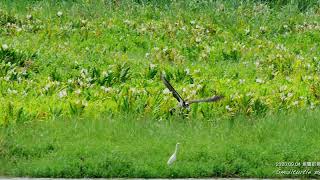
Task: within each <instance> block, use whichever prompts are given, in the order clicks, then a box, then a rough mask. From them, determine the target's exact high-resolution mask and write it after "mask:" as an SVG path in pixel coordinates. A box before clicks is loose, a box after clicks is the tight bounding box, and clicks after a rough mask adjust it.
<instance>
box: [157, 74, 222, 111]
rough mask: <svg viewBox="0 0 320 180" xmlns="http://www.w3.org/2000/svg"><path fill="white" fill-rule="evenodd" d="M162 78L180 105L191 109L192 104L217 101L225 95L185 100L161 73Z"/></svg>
mask: <svg viewBox="0 0 320 180" xmlns="http://www.w3.org/2000/svg"><path fill="white" fill-rule="evenodd" d="M161 79H162V81H163V83H164V85H165V86H166V87H167V88H168V89H169V90H170V92H171V93H172V95H173V97H174V98H176V99H177V101H178V102H179V106H180V107H183V108H186V109H189V106H190V104H193V103H200V102H215V101H218V100H220V99H222V98H223V96H213V97H211V98H207V99H196V100H190V101H185V100H184V99H182V97H181V96H180V95H179V93H178V92H177V91H176V90H175V89H174V88H173V87H172V85H171V84H170V83H169V81H168V80H167V79H166V78H165V77H164V75H163V74H162V75H161Z"/></svg>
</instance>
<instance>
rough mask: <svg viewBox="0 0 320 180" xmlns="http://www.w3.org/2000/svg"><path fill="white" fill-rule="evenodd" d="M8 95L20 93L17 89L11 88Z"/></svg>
mask: <svg viewBox="0 0 320 180" xmlns="http://www.w3.org/2000/svg"><path fill="white" fill-rule="evenodd" d="M8 93H9V94H17V93H18V91H17V90H15V89H13V90H11V89H10V88H9V89H8Z"/></svg>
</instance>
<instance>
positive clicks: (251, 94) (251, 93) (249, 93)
mask: <svg viewBox="0 0 320 180" xmlns="http://www.w3.org/2000/svg"><path fill="white" fill-rule="evenodd" d="M253 95H254V93H253V92H248V93H247V94H246V96H248V97H249V96H253Z"/></svg>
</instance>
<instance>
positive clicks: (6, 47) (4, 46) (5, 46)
mask: <svg viewBox="0 0 320 180" xmlns="http://www.w3.org/2000/svg"><path fill="white" fill-rule="evenodd" d="M1 47H2V49H3V50H7V49H8V48H9V46H8V45H7V44H2V46H1Z"/></svg>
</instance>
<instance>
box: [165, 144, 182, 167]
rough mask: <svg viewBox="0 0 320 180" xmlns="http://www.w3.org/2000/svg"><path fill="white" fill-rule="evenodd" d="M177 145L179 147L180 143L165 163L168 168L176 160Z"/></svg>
mask: <svg viewBox="0 0 320 180" xmlns="http://www.w3.org/2000/svg"><path fill="white" fill-rule="evenodd" d="M179 145H180V143H177V144H176V149H175V150H174V153H173V154H172V155H171V156H170V158H169V160H168V162H167V164H168V165H169V166H170V165H171V164H172V163H174V162H175V161H176V160H177V153H178V149H179Z"/></svg>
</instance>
